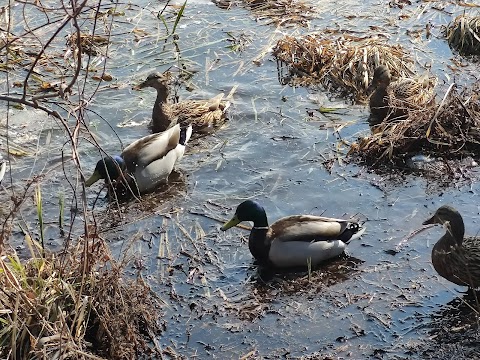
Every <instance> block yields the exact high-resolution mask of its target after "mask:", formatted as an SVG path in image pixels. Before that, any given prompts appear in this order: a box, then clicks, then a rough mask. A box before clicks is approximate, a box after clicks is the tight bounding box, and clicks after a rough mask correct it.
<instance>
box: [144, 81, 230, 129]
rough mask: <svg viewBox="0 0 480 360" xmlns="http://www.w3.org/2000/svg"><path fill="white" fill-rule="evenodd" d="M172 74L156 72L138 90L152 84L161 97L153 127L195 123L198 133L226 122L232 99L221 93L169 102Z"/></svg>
mask: <svg viewBox="0 0 480 360" xmlns="http://www.w3.org/2000/svg"><path fill="white" fill-rule="evenodd" d="M169 76H170V75H169V74H168V73H166V74H161V73H152V74H150V75H148V77H147V79H146V80H145V81H144V82H142V83H141V84H140V85H138V86H136V87H135V88H137V89H142V88H145V87H152V88H154V89H156V90H157V98H156V100H155V104H154V106H153V111H152V130H153V132H161V131H165V130H166V129H168V128H170V127H172V126H173V125H175V124H177V123H178V124H180V125H181V126H186V125H192V128H193V132H194V134H195V133H197V134H198V133H204V134H205V133H209V132H212V131H213V130H215V129H217V128H218V127H220V126H221V125H223V124H224V123H225V120H226V110H227V109H228V107H229V106H230V102H229V101H227V100H224V99H223V98H224V94H223V93H222V94H219V95H217V96H215V97H213V98H212V99H208V100H187V101H182V102H179V103H175V104H172V103H169V102H168V82H169Z"/></svg>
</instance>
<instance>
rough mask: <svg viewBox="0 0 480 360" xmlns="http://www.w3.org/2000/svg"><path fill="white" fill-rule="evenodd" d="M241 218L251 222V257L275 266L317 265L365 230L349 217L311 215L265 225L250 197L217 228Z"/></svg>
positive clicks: (258, 205) (340, 251)
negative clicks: (335, 217)
mask: <svg viewBox="0 0 480 360" xmlns="http://www.w3.org/2000/svg"><path fill="white" fill-rule="evenodd" d="M242 221H252V222H253V228H252V230H251V232H250V237H249V239H248V247H249V248H250V252H251V253H252V255H253V257H255V259H257V260H258V261H259V262H260V263H261V264H262V265H267V266H274V267H278V268H286V267H305V266H307V265H308V264H309V263H310V264H311V266H315V265H318V264H319V263H321V262H322V261H325V260H328V259H331V258H334V257H336V256H338V255H340V254H342V253H343V251H344V250H345V247H346V246H347V245H346V244H348V242H349V241H350V240H353V239H356V238H358V237H360V235H362V234H363V232H364V231H365V227H363V226H362V225H361V224H359V223H358V222H356V221H353V220H344V219H333V218H327V217H322V216H313V215H293V216H287V217H284V218H281V219H279V220H277V221H275V222H274V223H273V224H272V225H270V226H268V220H267V214H266V213H265V210H264V208H263V207H262V206H260V204H258V203H257V202H255V201H253V200H246V201H244V202H242V203H241V204H240V205H238V207H237V210H236V212H235V215H234V216H233V218H232V219H231V220H230V221H229V222H227V223H226V224H225V225H223V226H222V228H221V230H223V231H225V230H227V229H230V228H231V227H233V226H235V225H237V224H239V223H240V222H242Z"/></svg>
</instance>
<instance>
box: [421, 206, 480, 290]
mask: <svg viewBox="0 0 480 360" xmlns="http://www.w3.org/2000/svg"><path fill="white" fill-rule="evenodd" d="M424 224H444V225H445V227H446V232H445V235H443V236H442V237H441V238H440V240H438V241H437V243H436V244H435V246H434V247H433V249H432V264H433V267H434V268H435V270H436V271H437V273H438V274H439V275H440V276H442V277H443V278H445V279H447V280H448V281H451V282H453V283H454V284H457V285H463V286H468V287H470V288H478V287H480V238H477V237H464V234H465V226H464V223H463V219H462V216H461V215H460V213H459V212H458V211H457V210H455V209H454V208H453V207H451V206H446V205H445V206H442V207H440V208H439V209H438V210H437V211H436V212H435V214H434V215H433V216H432V217H431V218H430V219H428V220H427V221H425V222H424Z"/></svg>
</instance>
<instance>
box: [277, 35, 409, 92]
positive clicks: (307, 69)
mask: <svg viewBox="0 0 480 360" xmlns="http://www.w3.org/2000/svg"><path fill="white" fill-rule="evenodd" d="M273 55H274V56H275V57H276V58H277V59H278V60H280V61H281V63H283V64H286V65H287V66H288V70H289V75H288V76H287V77H286V78H285V79H283V80H286V81H284V82H285V83H291V84H293V85H300V86H311V85H315V84H322V85H323V86H325V87H326V88H327V89H328V90H333V91H336V92H339V93H340V94H341V95H344V96H350V97H352V98H353V99H354V100H355V101H363V100H365V99H366V90H367V88H368V85H369V81H370V80H369V79H371V77H372V75H373V72H374V70H375V68H376V67H377V66H378V65H380V64H384V65H386V66H387V67H388V68H389V69H390V71H391V72H392V76H393V77H396V78H398V77H409V76H410V75H411V74H413V71H412V70H411V66H412V64H413V60H412V58H411V56H410V55H409V54H408V53H406V52H405V51H404V50H403V48H402V46H401V45H398V44H397V45H388V44H386V43H385V42H384V41H382V40H379V39H375V38H359V37H355V36H348V35H342V36H340V37H339V38H337V39H330V38H326V37H325V36H324V35H322V34H318V33H317V34H309V35H305V36H300V37H293V36H285V37H284V38H283V39H280V40H279V41H278V43H277V45H276V46H275V48H274V50H273Z"/></svg>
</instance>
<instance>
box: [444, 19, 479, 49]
mask: <svg viewBox="0 0 480 360" xmlns="http://www.w3.org/2000/svg"><path fill="white" fill-rule="evenodd" d="M445 35H446V37H447V41H448V44H449V45H450V47H452V48H454V49H456V50H458V52H459V53H460V54H462V55H480V16H471V15H467V14H462V15H459V16H457V17H456V18H455V19H453V21H452V22H450V24H448V26H447V28H446V31H445Z"/></svg>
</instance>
